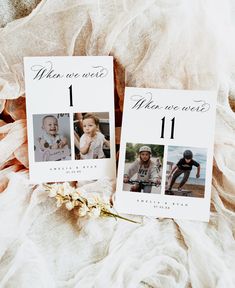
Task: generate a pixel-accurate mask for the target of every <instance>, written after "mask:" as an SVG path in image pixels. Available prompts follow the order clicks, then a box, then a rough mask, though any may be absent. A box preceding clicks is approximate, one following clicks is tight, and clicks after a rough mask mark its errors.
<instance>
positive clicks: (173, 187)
mask: <svg viewBox="0 0 235 288" xmlns="http://www.w3.org/2000/svg"><path fill="white" fill-rule="evenodd" d="M215 112H216V92H215V91H189V90H188V91H187V90H158V89H147V88H146V89H145V88H126V90H125V101H124V112H123V125H122V134H121V144H120V157H119V168H118V180H117V191H116V201H115V207H116V209H117V211H118V212H120V213H129V214H137V215H146V216H155V217H170V218H179V219H191V220H201V221H209V214H210V197H211V181H212V166H213V143H214V127H215ZM146 150H149V151H150V152H151V154H150V152H148V151H147V152H146ZM144 154H145V155H146V154H147V158H145V159H144V158H143V157H144V156H143V155H144ZM141 155H142V156H141ZM148 155H150V160H149V161H148ZM190 155H191V156H190ZM185 159H187V163H186V160H185ZM188 162H190V164H188ZM190 169H191V170H190ZM173 178H174V179H173ZM124 182H125V183H124Z"/></svg>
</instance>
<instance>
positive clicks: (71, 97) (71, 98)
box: [69, 85, 73, 107]
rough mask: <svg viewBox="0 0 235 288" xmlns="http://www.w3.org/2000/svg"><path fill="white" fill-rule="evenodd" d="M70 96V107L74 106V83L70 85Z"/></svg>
mask: <svg viewBox="0 0 235 288" xmlns="http://www.w3.org/2000/svg"><path fill="white" fill-rule="evenodd" d="M69 98H70V107H72V106H73V90H72V85H70V86H69Z"/></svg>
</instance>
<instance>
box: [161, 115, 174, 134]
mask: <svg viewBox="0 0 235 288" xmlns="http://www.w3.org/2000/svg"><path fill="white" fill-rule="evenodd" d="M161 120H162V130H161V138H164V130H165V117H163V118H162V119H161ZM174 129H175V117H174V118H172V119H171V138H170V139H174Z"/></svg>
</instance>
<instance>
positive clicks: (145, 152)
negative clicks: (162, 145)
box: [123, 145, 161, 193]
mask: <svg viewBox="0 0 235 288" xmlns="http://www.w3.org/2000/svg"><path fill="white" fill-rule="evenodd" d="M138 154H139V159H136V160H135V161H134V162H133V163H132V164H131V165H130V166H129V167H128V168H127V169H126V171H125V174H124V180H123V182H124V183H128V182H129V181H130V179H131V178H132V177H133V176H134V175H135V174H136V179H135V181H136V183H135V184H134V185H133V186H132V187H131V191H134V192H141V186H140V184H139V183H138V182H144V183H146V182H149V184H150V185H144V188H143V192H144V193H151V190H152V185H151V184H152V183H154V184H159V185H160V184H161V178H160V176H159V174H158V170H157V167H156V164H155V162H154V161H152V160H151V156H152V151H151V148H150V147H149V146H147V145H144V146H141V147H140V148H139V150H138Z"/></svg>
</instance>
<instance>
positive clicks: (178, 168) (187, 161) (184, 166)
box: [167, 150, 200, 194]
mask: <svg viewBox="0 0 235 288" xmlns="http://www.w3.org/2000/svg"><path fill="white" fill-rule="evenodd" d="M193 166H195V167H197V172H196V178H199V177H200V164H199V163H198V162H197V161H195V160H194V159H193V152H192V151H191V150H185V151H184V153H183V158H181V159H180V160H179V161H178V163H177V164H176V165H174V166H173V168H172V170H171V171H170V174H169V179H170V178H171V177H172V178H171V180H170V184H169V188H168V189H167V190H168V193H169V194H174V193H173V192H171V190H172V188H173V185H174V184H175V181H176V179H177V178H178V177H179V176H180V175H182V174H183V178H182V180H181V182H180V183H179V186H178V191H182V188H183V186H184V184H185V183H186V182H187V181H188V178H189V176H190V173H191V171H192V168H193Z"/></svg>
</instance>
